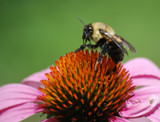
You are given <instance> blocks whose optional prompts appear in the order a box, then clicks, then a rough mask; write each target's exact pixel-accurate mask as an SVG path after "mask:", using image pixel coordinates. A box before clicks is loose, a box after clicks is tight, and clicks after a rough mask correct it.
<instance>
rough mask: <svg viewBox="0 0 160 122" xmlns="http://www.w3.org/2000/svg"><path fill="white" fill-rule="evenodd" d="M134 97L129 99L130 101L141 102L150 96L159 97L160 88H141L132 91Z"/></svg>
mask: <svg viewBox="0 0 160 122" xmlns="http://www.w3.org/2000/svg"><path fill="white" fill-rule="evenodd" d="M134 94H135V96H133V97H132V98H131V100H135V99H137V100H143V99H146V98H148V96H151V95H157V96H159V97H160V86H158V85H157V86H150V87H142V88H139V89H136V90H134Z"/></svg>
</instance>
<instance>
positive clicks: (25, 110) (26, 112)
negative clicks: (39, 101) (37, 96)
mask: <svg viewBox="0 0 160 122" xmlns="http://www.w3.org/2000/svg"><path fill="white" fill-rule="evenodd" d="M39 111H41V110H40V109H38V108H37V106H36V104H35V103H25V104H19V105H16V106H12V107H9V108H6V109H3V110H0V122H20V121H21V120H24V119H25V118H27V117H29V116H32V115H34V114H35V113H38V112H39Z"/></svg>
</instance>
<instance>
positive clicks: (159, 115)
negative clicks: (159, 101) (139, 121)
mask: <svg viewBox="0 0 160 122" xmlns="http://www.w3.org/2000/svg"><path fill="white" fill-rule="evenodd" d="M147 118H148V119H150V120H151V121H152V122H160V107H159V108H158V109H157V110H155V112H154V113H153V114H151V115H149V116H147Z"/></svg>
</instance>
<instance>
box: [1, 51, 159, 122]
mask: <svg viewBox="0 0 160 122" xmlns="http://www.w3.org/2000/svg"><path fill="white" fill-rule="evenodd" d="M98 56H99V54H98V53H97V52H96V51H95V52H94V51H91V52H90V53H89V52H88V50H86V51H85V52H83V51H80V52H78V53H73V52H72V53H68V54H66V55H65V56H63V57H61V58H60V59H59V60H58V61H56V66H51V67H50V69H46V70H44V71H42V72H38V73H35V74H33V75H31V76H30V77H28V78H26V79H24V80H23V82H22V84H8V85H5V86H2V87H1V88H0V97H1V99H0V103H1V108H0V121H2V122H3V121H8V122H18V121H21V120H24V119H25V118H28V117H30V116H32V115H34V114H36V113H38V112H42V113H45V114H47V119H46V120H44V122H51V121H53V122H54V121H75V122H76V121H84V122H86V121H87V122H94V121H106V122H108V121H111V122H130V121H132V122H133V121H145V122H147V121H154V122H159V121H160V117H159V115H160V70H159V68H157V67H156V65H154V64H153V63H152V62H151V61H149V60H148V59H145V58H137V59H133V60H131V61H129V62H127V63H126V64H124V66H123V65H122V64H120V63H119V64H118V65H115V63H114V62H113V61H112V59H110V58H107V57H106V56H105V57H103V59H102V62H101V63H99V64H98V65H97V68H95V62H96V59H97V57H98ZM44 74H45V75H44Z"/></svg>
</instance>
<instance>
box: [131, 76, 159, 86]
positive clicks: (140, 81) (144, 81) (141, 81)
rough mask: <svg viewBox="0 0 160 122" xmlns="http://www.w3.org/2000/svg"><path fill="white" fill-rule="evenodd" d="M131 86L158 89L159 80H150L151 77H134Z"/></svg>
mask: <svg viewBox="0 0 160 122" xmlns="http://www.w3.org/2000/svg"><path fill="white" fill-rule="evenodd" d="M133 84H134V85H135V86H136V87H143V86H145V87H146V86H159V87H160V79H158V78H153V77H152V78H151V77H147V76H146V77H136V78H133Z"/></svg>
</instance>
